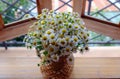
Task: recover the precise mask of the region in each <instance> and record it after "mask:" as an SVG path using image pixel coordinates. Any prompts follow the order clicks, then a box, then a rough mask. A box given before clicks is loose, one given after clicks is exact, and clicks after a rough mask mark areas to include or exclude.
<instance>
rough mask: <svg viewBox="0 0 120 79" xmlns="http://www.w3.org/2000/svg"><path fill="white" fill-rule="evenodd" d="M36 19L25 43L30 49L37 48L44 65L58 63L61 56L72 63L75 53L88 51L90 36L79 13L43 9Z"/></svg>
mask: <svg viewBox="0 0 120 79" xmlns="http://www.w3.org/2000/svg"><path fill="white" fill-rule="evenodd" d="M36 19H37V22H35V23H34V24H33V25H31V26H30V28H29V31H28V34H27V35H26V36H25V39H24V41H25V43H26V46H27V47H28V48H32V47H35V48H36V50H37V55H38V56H39V57H42V58H43V61H42V64H48V63H51V62H57V61H59V58H60V57H61V56H66V60H67V61H68V63H72V61H73V53H74V52H76V51H77V50H79V51H80V52H84V50H88V44H87V43H88V36H89V34H88V31H87V29H86V28H85V27H84V22H83V21H82V20H81V19H80V16H79V14H78V13H76V12H73V13H71V12H62V13H60V12H59V13H57V12H54V11H53V10H50V11H49V10H48V9H43V10H42V13H41V14H39V15H38V16H37V17H36Z"/></svg>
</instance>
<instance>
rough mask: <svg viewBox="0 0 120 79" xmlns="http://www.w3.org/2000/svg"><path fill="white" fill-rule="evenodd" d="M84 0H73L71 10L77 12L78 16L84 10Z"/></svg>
mask: <svg viewBox="0 0 120 79" xmlns="http://www.w3.org/2000/svg"><path fill="white" fill-rule="evenodd" d="M84 4H85V3H84V0H73V12H78V13H79V14H80V16H81V15H82V14H83V12H84V8H85V6H84Z"/></svg>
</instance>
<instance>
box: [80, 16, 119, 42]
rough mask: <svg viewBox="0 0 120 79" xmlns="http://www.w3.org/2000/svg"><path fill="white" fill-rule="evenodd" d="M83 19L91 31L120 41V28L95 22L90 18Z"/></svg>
mask: <svg viewBox="0 0 120 79" xmlns="http://www.w3.org/2000/svg"><path fill="white" fill-rule="evenodd" d="M82 19H83V20H84V21H85V25H86V27H87V28H88V29H89V30H91V31H94V32H96V33H100V34H103V35H106V36H110V37H112V38H113V39H118V40H120V27H115V26H113V25H108V24H105V23H102V22H98V21H94V20H91V19H90V18H85V17H84V18H82Z"/></svg>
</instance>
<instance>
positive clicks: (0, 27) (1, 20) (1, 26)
mask: <svg viewBox="0 0 120 79" xmlns="http://www.w3.org/2000/svg"><path fill="white" fill-rule="evenodd" d="M3 28H4V22H3V19H2V16H1V15H0V30H1V29H3Z"/></svg>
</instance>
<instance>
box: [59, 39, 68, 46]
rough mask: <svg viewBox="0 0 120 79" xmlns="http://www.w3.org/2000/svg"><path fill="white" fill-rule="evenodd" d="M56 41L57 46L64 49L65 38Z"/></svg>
mask: <svg viewBox="0 0 120 79" xmlns="http://www.w3.org/2000/svg"><path fill="white" fill-rule="evenodd" d="M57 41H58V45H60V46H61V47H65V46H66V45H67V42H66V40H65V38H59V39H58V40H57Z"/></svg>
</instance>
